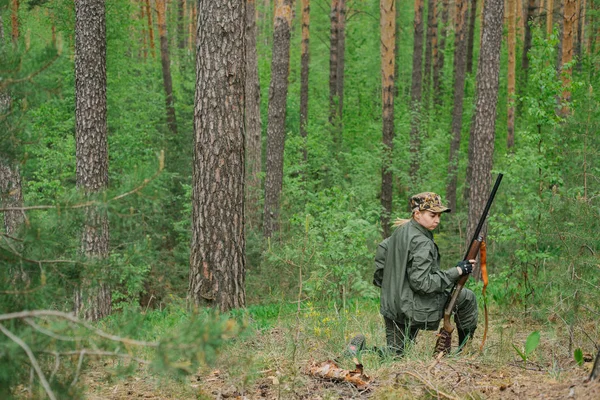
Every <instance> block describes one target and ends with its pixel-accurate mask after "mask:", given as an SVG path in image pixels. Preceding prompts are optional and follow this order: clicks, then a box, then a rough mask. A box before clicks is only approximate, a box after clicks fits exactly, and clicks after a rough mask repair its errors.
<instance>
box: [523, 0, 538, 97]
mask: <svg viewBox="0 0 600 400" xmlns="http://www.w3.org/2000/svg"><path fill="white" fill-rule="evenodd" d="M535 11H536V4H535V0H528V3H527V20H526V21H525V37H524V39H523V54H522V56H521V70H522V71H523V78H524V81H523V82H524V85H523V86H525V85H526V84H527V74H528V71H529V57H528V54H529V50H530V49H531V38H532V36H531V24H532V23H533V17H534V16H535Z"/></svg>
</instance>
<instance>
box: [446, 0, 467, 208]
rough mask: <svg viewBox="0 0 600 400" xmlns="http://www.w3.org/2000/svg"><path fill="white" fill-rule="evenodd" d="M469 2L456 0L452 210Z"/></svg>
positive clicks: (449, 188)
mask: <svg viewBox="0 0 600 400" xmlns="http://www.w3.org/2000/svg"><path fill="white" fill-rule="evenodd" d="M467 11H468V0H456V17H455V19H456V22H455V34H454V38H455V39H454V105H453V108H452V141H451V142H450V154H449V157H448V186H447V188H446V201H447V202H448V207H449V208H450V209H451V210H454V209H456V186H457V173H458V159H459V157H458V152H459V148H460V137H461V130H462V120H463V100H464V97H465V75H466V72H467V15H468V13H467Z"/></svg>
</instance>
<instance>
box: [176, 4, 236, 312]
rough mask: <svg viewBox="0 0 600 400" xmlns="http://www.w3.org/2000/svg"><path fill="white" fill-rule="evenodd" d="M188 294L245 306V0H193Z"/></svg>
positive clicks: (220, 304)
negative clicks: (195, 0)
mask: <svg viewBox="0 0 600 400" xmlns="http://www.w3.org/2000/svg"><path fill="white" fill-rule="evenodd" d="M198 14H199V15H200V18H201V19H202V21H201V23H199V24H198V31H197V35H198V41H197V52H196V94H195V102H194V161H193V173H192V184H193V193H192V242H191V249H190V279H189V290H188V296H189V299H190V301H191V302H192V303H193V304H195V305H198V306H200V305H210V306H213V307H215V308H218V309H219V310H221V311H223V312H224V311H228V310H231V309H233V308H238V307H244V305H245V302H246V295H245V289H244V279H245V268H246V258H245V247H246V241H245V236H244V81H245V76H244V75H245V69H246V66H245V50H244V32H245V30H246V15H245V2H244V1H239V0H200V1H199V2H198Z"/></svg>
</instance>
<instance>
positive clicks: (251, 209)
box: [245, 0, 262, 227]
mask: <svg viewBox="0 0 600 400" xmlns="http://www.w3.org/2000/svg"><path fill="white" fill-rule="evenodd" d="M255 7H256V1H255V0H247V1H246V88H245V92H246V112H245V121H246V157H247V161H246V165H247V171H246V216H247V218H246V220H247V222H248V224H249V225H250V226H251V227H258V226H259V224H260V192H261V179H260V176H261V171H262V140H261V139H262V122H261V118H260V82H259V77H258V56H257V54H256V38H257V34H258V30H257V27H256V12H255V9H256V8H255Z"/></svg>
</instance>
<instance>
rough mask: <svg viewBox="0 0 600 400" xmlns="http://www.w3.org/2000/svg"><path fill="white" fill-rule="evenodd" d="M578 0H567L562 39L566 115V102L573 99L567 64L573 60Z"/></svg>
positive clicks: (565, 111)
mask: <svg viewBox="0 0 600 400" xmlns="http://www.w3.org/2000/svg"><path fill="white" fill-rule="evenodd" d="M576 11H577V9H576V0H565V12H564V25H563V40H562V57H561V70H562V74H561V76H562V82H563V93H562V99H561V100H562V103H563V106H562V110H561V113H562V114H563V115H565V114H566V113H567V112H568V106H567V104H566V103H569V102H570V101H571V90H570V86H571V70H572V69H571V68H565V64H568V63H570V62H571V61H572V60H573V42H574V38H573V36H574V34H575V30H574V28H575V27H574V23H575V19H576V18H577V12H576Z"/></svg>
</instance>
